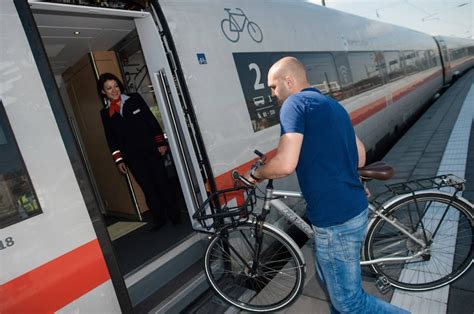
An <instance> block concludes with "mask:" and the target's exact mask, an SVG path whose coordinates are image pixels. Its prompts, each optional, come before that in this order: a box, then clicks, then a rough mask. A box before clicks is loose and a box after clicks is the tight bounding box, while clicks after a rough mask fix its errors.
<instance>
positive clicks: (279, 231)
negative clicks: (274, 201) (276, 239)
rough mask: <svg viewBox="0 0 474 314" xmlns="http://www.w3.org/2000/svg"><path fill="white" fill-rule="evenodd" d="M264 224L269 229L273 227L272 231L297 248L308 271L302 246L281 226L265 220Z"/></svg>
mask: <svg viewBox="0 0 474 314" xmlns="http://www.w3.org/2000/svg"><path fill="white" fill-rule="evenodd" d="M263 225H264V226H265V227H267V228H268V229H271V230H272V231H274V232H275V233H277V234H278V235H279V236H281V237H282V238H283V239H285V241H287V242H288V243H289V244H290V245H291V246H292V247H293V248H294V249H295V250H296V252H297V253H298V256H299V257H300V259H301V262H302V263H303V265H304V271H305V272H306V261H305V259H304V256H303V252H302V251H301V249H300V247H299V246H298V245H297V244H296V243H295V241H293V239H292V238H291V237H290V236H289V235H287V234H286V233H285V232H284V231H283V230H281V229H280V228H277V227H275V226H274V225H271V224H269V223H267V222H264V223H263Z"/></svg>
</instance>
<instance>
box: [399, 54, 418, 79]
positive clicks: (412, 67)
mask: <svg viewBox="0 0 474 314" xmlns="http://www.w3.org/2000/svg"><path fill="white" fill-rule="evenodd" d="M402 54H403V60H404V62H405V74H406V75H410V74H413V73H416V72H417V70H418V69H417V66H416V59H417V58H416V53H415V51H404V52H402Z"/></svg>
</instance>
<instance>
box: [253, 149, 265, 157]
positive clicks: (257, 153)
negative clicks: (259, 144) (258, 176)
mask: <svg viewBox="0 0 474 314" xmlns="http://www.w3.org/2000/svg"><path fill="white" fill-rule="evenodd" d="M253 152H254V153H255V154H256V155H258V157H260V158H263V157H265V155H264V154H263V153H262V152H260V151H259V150H258V149H256V150H254V151H253Z"/></svg>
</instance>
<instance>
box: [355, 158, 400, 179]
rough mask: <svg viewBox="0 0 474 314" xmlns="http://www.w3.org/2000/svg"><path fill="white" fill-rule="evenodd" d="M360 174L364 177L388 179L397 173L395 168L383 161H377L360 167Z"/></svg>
mask: <svg viewBox="0 0 474 314" xmlns="http://www.w3.org/2000/svg"><path fill="white" fill-rule="evenodd" d="M358 170H359V175H360V176H361V177H362V179H365V180H367V179H376V180H388V179H390V178H391V177H393V175H394V174H395V169H393V167H392V166H390V165H389V164H387V163H385V162H383V161H377V162H374V163H373V164H370V165H367V166H365V167H363V168H359V169H358Z"/></svg>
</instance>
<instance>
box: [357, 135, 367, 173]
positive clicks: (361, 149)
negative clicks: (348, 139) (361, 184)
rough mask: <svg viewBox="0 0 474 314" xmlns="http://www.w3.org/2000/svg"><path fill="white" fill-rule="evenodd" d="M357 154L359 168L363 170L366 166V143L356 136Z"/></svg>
mask: <svg viewBox="0 0 474 314" xmlns="http://www.w3.org/2000/svg"><path fill="white" fill-rule="evenodd" d="M356 144H357V153H358V155H359V164H358V167H359V168H362V167H364V166H365V146H364V143H362V141H361V140H360V139H359V138H358V137H357V135H356Z"/></svg>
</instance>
